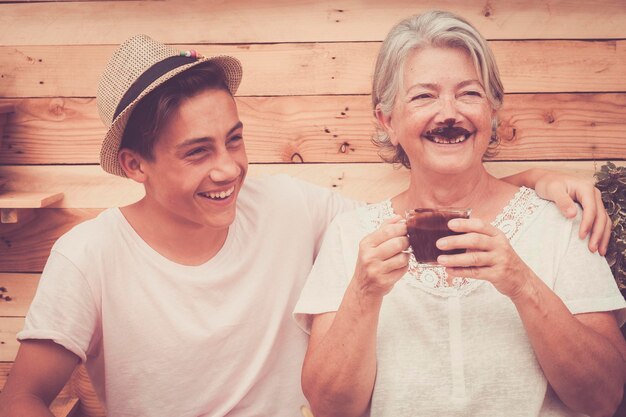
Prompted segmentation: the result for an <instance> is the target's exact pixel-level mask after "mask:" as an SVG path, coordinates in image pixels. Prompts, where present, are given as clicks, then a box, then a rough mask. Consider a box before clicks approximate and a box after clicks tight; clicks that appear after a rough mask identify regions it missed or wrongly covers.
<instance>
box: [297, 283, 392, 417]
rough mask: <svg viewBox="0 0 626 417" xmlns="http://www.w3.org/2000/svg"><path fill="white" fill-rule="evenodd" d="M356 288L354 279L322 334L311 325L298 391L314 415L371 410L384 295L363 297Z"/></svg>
mask: <svg viewBox="0 0 626 417" xmlns="http://www.w3.org/2000/svg"><path fill="white" fill-rule="evenodd" d="M355 287H356V285H355V284H354V280H353V283H351V284H350V286H349V287H348V289H347V291H346V294H345V296H344V299H343V301H342V303H341V306H340V307H339V310H338V311H337V313H336V315H335V317H334V320H333V321H332V324H330V327H329V328H328V331H326V333H325V334H317V335H316V334H315V331H316V324H315V323H314V325H313V329H312V333H311V341H310V343H309V350H308V351H307V355H306V358H305V361H304V366H303V370H302V388H303V390H304V393H305V395H306V397H307V399H308V400H309V403H310V404H311V408H312V410H313V413H314V414H315V416H316V417H330V416H342V417H350V416H354V417H357V416H361V415H362V414H363V413H364V412H365V411H366V410H367V408H368V407H369V403H370V399H371V395H372V390H373V387H374V381H375V378H376V331H377V326H378V315H379V312H380V306H381V304H382V297H378V298H376V297H368V296H363V295H362V294H361V293H360V292H359V291H358V289H357V288H355ZM324 327H325V326H324V324H322V325H321V328H318V329H319V330H320V331H321V332H323V331H324V330H325V329H324Z"/></svg>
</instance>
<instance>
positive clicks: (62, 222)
mask: <svg viewBox="0 0 626 417" xmlns="http://www.w3.org/2000/svg"><path fill="white" fill-rule="evenodd" d="M433 8H442V9H447V10H451V11H454V12H457V13H459V14H461V15H462V16H464V17H466V18H468V19H469V20H470V21H471V22H472V23H474V24H475V25H476V26H477V27H478V28H479V30H480V31H481V32H482V33H483V34H484V35H485V36H486V37H487V38H488V39H489V40H490V44H491V46H492V47H493V50H494V52H495V54H496V57H497V60H498V63H499V66H500V70H501V74H502V78H503V82H504V86H505V89H506V91H507V95H506V99H505V106H504V109H503V110H502V112H501V120H502V125H501V128H500V134H501V136H502V137H503V139H504V143H503V144H502V146H501V149H500V153H499V154H498V155H497V156H496V157H495V158H493V160H492V161H491V162H489V164H488V166H489V169H490V170H491V171H492V172H494V173H495V174H497V175H505V174H509V173H512V172H516V171H519V170H521V169H525V168H528V167H532V166H544V167H554V168H559V169H565V170H571V171H572V172H578V173H581V174H582V175H586V176H591V175H592V174H593V171H594V169H596V168H597V167H599V166H600V165H601V164H602V163H603V162H604V161H606V160H613V161H617V162H618V163H619V164H626V162H625V161H626V77H624V74H626V3H625V1H624V0H595V1H588V2H587V1H571V0H508V1H505V0H502V1H496V0H458V1H455V0H437V1H435V0H423V1H420V2H416V1H408V0H388V1H385V2H384V3H381V2H380V1H374V0H361V1H357V0H343V1H340V0H336V1H332V0H327V1H304V0H230V1H217V0H214V1H204V0H186V1H176V0H164V1H152V0H144V1H63V2H51V1H44V2H35V1H32V2H28V1H27V2H7V1H0V27H1V28H2V29H1V30H0V104H3V103H12V104H14V105H15V109H16V111H15V113H13V114H11V115H10V117H9V121H8V125H7V126H6V129H5V133H4V137H3V141H2V143H1V145H0V165H1V166H0V177H4V178H6V179H7V180H8V182H7V183H6V185H5V188H6V189H10V190H27V191H46V192H47V191H50V192H52V191H58V192H63V193H65V198H64V199H63V200H62V201H60V202H59V203H56V204H55V205H54V206H53V207H52V208H47V209H38V210H32V211H30V212H28V213H26V215H25V216H23V217H22V218H21V220H20V221H19V222H18V223H17V224H0V286H3V287H5V288H6V289H7V291H8V292H7V293H6V295H8V296H10V297H11V298H12V300H11V301H8V302H7V301H3V300H0V369H2V372H0V387H2V385H3V383H4V378H5V375H6V372H8V369H9V368H10V364H11V362H12V361H13V359H14V356H15V352H16V349H17V346H18V345H17V343H16V342H15V341H14V337H15V332H16V331H18V330H19V329H20V327H21V326H22V323H23V318H24V315H25V312H26V310H27V308H28V305H29V303H30V300H31V299H32V296H33V293H34V291H35V287H36V283H37V280H38V277H39V273H40V272H41V270H42V267H43V265H44V262H45V259H46V257H47V254H48V252H49V249H50V247H51V245H52V243H53V242H54V240H55V239H57V238H58V237H59V236H60V235H61V234H62V233H63V232H65V231H66V230H68V229H69V228H70V227H72V226H73V225H75V224H76V223H78V222H80V221H83V220H85V219H88V218H92V217H94V216H95V215H96V214H97V213H99V212H100V211H101V210H102V209H103V208H105V207H111V206H116V205H123V204H127V203H130V202H132V201H134V200H136V199H137V198H139V197H140V196H141V195H142V190H141V188H140V187H138V186H137V185H136V184H134V183H131V182H130V181H127V180H122V179H119V178H116V177H113V176H110V175H107V174H104V173H102V172H101V171H100V168H99V166H98V165H97V161H98V147H99V143H100V139H101V137H102V136H103V134H104V131H105V130H104V128H103V126H102V125H101V122H100V120H99V118H98V115H97V110H96V104H95V100H94V96H95V91H96V85H97V81H98V78H99V75H100V72H101V70H102V68H103V67H104V64H105V62H106V60H107V59H108V57H109V55H110V53H111V52H112V51H113V49H114V48H115V46H116V44H118V43H120V42H122V41H123V40H124V39H126V38H127V37H129V36H131V35H133V34H136V33H146V34H148V35H150V36H152V37H154V38H155V39H158V40H161V41H163V42H167V43H172V44H179V46H180V48H181V49H188V48H195V49H197V50H199V51H201V52H202V53H204V54H205V55H211V54H220V53H226V54H232V55H234V56H236V57H238V58H239V59H240V60H241V61H242V63H243V67H244V78H243V82H242V85H241V88H240V91H239V94H238V97H237V103H238V105H239V109H240V113H241V118H242V120H243V121H244V123H245V125H246V129H245V134H246V142H247V145H246V146H247V149H248V152H249V156H250V161H251V162H252V163H253V166H252V167H251V175H265V174H268V173H276V172H287V173H290V174H293V175H296V176H299V177H302V178H305V179H308V180H310V181H313V182H315V183H318V184H322V185H325V186H328V187H333V188H335V189H337V190H338V191H340V192H342V193H345V194H346V195H349V196H352V197H355V198H362V199H366V200H369V201H375V200H378V199H381V198H384V197H386V196H389V195H392V194H393V193H395V192H397V191H399V190H400V189H402V187H403V186H404V185H405V184H406V179H407V175H406V172H405V171H402V170H400V171H398V170H394V169H392V167H390V166H388V165H385V164H382V163H380V160H379V158H378V156H377V153H376V149H375V148H374V147H373V145H372V144H371V143H370V137H371V133H372V130H373V129H372V128H373V122H372V117H371V114H372V112H371V109H370V106H369V96H368V94H369V91H370V81H371V75H372V68H373V64H374V58H375V55H376V52H377V49H378V47H379V45H380V41H381V40H382V39H383V38H384V36H385V34H386V33H387V31H388V30H389V29H390V28H391V26H392V25H393V24H394V23H396V22H397V21H398V20H400V19H401V18H404V17H407V16H409V15H411V14H414V13H419V12H421V11H424V10H428V9H433Z"/></svg>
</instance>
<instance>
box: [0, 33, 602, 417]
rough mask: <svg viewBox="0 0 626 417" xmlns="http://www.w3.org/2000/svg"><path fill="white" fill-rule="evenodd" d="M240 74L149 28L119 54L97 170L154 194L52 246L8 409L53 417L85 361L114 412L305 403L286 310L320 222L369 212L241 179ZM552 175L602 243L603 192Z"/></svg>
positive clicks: (234, 65)
mask: <svg viewBox="0 0 626 417" xmlns="http://www.w3.org/2000/svg"><path fill="white" fill-rule="evenodd" d="M240 80H241V67H240V64H239V62H238V61H237V60H236V59H234V58H231V57H225V56H222V57H213V58H210V59H209V58H204V57H201V56H199V55H198V54H197V53H196V52H194V51H188V52H186V53H185V52H183V53H181V52H179V51H177V50H175V49H173V48H171V47H168V46H166V45H163V44H160V43H158V42H155V41H154V40H152V39H150V38H148V37H146V36H143V35H139V36H135V37H133V38H131V39H129V40H128V41H126V42H125V43H124V44H122V45H121V46H120V47H119V49H118V50H117V51H116V52H115V53H114V55H113V57H112V58H111V61H110V62H109V64H108V66H107V68H106V70H105V72H104V75H103V77H102V80H101V83H100V87H99V90H98V106H99V110H100V114H101V117H102V119H103V120H104V121H105V124H106V125H107V126H108V127H109V130H108V132H107V134H106V137H105V139H104V141H103V144H102V150H101V165H102V167H103V169H104V170H105V171H107V172H109V173H112V174H115V175H119V176H123V177H128V178H131V179H132V180H134V181H137V182H139V183H141V184H143V185H144V187H145V191H146V193H145V197H144V198H143V199H141V200H140V201H138V202H136V203H134V204H131V205H130V206H127V207H122V208H112V209H108V210H105V211H103V212H102V213H101V214H100V215H99V216H98V217H97V218H96V219H93V220H90V221H87V222H85V223H83V224H81V225H78V226H76V227H75V228H74V229H72V230H71V231H70V232H68V233H67V234H65V235H64V236H62V237H61V238H60V239H59V240H58V241H57V242H56V243H55V245H54V247H53V248H52V251H51V254H50V257H49V259H48V262H47V264H46V266H45V269H44V271H43V274H42V276H41V281H40V285H39V288H38V291H37V294H36V296H35V299H34V300H33V303H32V305H31V308H30V310H29V313H28V316H27V318H26V324H25V327H24V330H23V331H22V332H20V333H19V334H18V339H19V340H20V341H21V346H20V349H19V352H18V355H17V358H16V361H15V364H14V366H13V369H12V372H11V376H10V378H9V380H8V381H7V384H6V387H5V389H4V391H3V393H2V395H1V396H0V415H2V416H18V415H20V416H21V415H28V416H35V417H36V416H50V415H51V414H50V413H49V411H48V410H47V406H48V405H49V403H50V402H51V401H52V399H53V398H54V397H55V396H56V394H57V393H58V392H59V390H60V389H61V388H62V387H63V385H64V384H65V383H66V381H67V380H68V378H69V376H70V375H71V373H72V371H73V369H74V367H75V365H76V364H77V363H78V362H79V361H81V362H84V363H85V365H86V368H87V371H88V373H89V375H90V377H91V380H92V382H93V384H94V388H95V390H96V393H97V394H98V396H99V398H100V399H101V400H102V401H103V403H104V404H105V406H106V409H107V412H108V415H111V416H115V417H120V416H133V417H135V416H151V417H154V416H168V417H171V416H189V417H197V416H230V417H233V416H253V415H254V416H273V417H293V416H294V415H296V414H297V412H298V411H297V410H298V408H299V406H300V405H301V404H304V403H305V399H304V396H303V395H302V391H301V388H300V368H301V365H302V360H303V357H304V353H305V349H306V343H307V340H306V337H305V336H304V334H303V333H302V332H301V331H300V330H299V329H298V327H297V325H296V324H295V322H293V321H292V319H291V312H292V310H293V307H294V305H295V302H296V300H297V298H298V295H299V293H300V290H301V288H302V286H303V284H304V280H305V278H306V276H307V274H308V272H309V269H310V267H311V265H312V263H313V260H314V258H315V256H316V254H317V249H318V247H319V243H320V239H321V236H322V235H323V232H324V230H325V228H326V226H327V225H328V224H329V222H330V221H331V219H332V218H333V217H334V216H335V215H336V214H337V213H338V212H341V211H343V210H347V209H351V208H354V207H355V206H357V205H359V204H360V203H357V202H354V201H350V200H347V199H345V198H343V197H341V196H339V195H337V194H334V193H332V192H330V191H329V190H327V189H324V188H320V187H316V186H313V185H310V184H307V183H304V182H302V181H299V180H296V179H293V178H290V177H287V176H276V177H271V178H258V179H251V180H246V181H245V183H244V179H245V177H246V172H247V165H248V164H247V156H246V152H245V146H244V142H243V123H242V122H241V120H240V119H239V115H238V112H237V107H236V105H235V101H234V99H233V95H234V94H235V92H236V91H237V87H238V86H239V83H240ZM536 175H537V172H531V173H526V174H523V175H519V176H515V177H514V178H512V179H511V181H528V180H530V181H529V182H531V183H530V184H527V185H530V186H533V185H535V182H536V178H534V177H535V176H536ZM552 175H553V177H552V179H550V178H549V177H548V178H545V177H544V179H543V183H539V184H537V185H538V186H539V187H544V188H547V189H549V188H553V189H554V190H553V193H552V198H558V199H560V200H562V201H564V202H565V203H563V204H564V207H565V206H567V204H573V203H572V202H571V201H569V197H568V195H567V192H568V191H569V189H571V193H572V195H575V194H579V197H578V198H579V200H582V202H583V203H585V204H584V205H585V206H587V207H591V208H590V209H587V210H586V212H587V213H589V212H591V217H590V218H589V220H588V222H587V226H586V227H587V229H589V230H590V229H591V225H592V224H594V226H593V229H594V232H593V234H594V236H595V239H596V240H595V242H596V243H597V244H600V245H603V244H604V241H605V238H603V237H602V236H603V233H602V231H603V230H604V229H605V227H604V225H605V223H604V222H606V219H605V217H606V215H605V214H604V212H603V211H602V212H601V213H600V215H598V216H595V215H594V213H595V211H596V210H595V208H596V207H597V206H598V202H597V200H596V199H595V198H594V197H593V195H594V189H593V187H592V186H590V185H589V183H588V182H586V181H577V180H574V179H572V178H569V177H562V176H558V175H556V176H555V174H552ZM570 208H571V207H570ZM603 216H604V217H603ZM593 219H595V220H593ZM604 236H606V234H604Z"/></svg>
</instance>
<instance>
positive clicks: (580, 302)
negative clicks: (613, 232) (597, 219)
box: [554, 213, 626, 326]
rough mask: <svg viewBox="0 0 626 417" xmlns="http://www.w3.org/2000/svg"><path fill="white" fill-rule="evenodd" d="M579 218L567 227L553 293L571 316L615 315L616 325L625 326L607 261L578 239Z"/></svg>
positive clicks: (625, 308)
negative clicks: (565, 240)
mask: <svg viewBox="0 0 626 417" xmlns="http://www.w3.org/2000/svg"><path fill="white" fill-rule="evenodd" d="M580 220H581V215H580V213H579V214H578V216H577V217H576V218H575V219H574V221H572V222H571V223H570V227H569V228H568V230H567V233H568V235H569V236H568V241H567V246H566V247H565V254H564V256H563V258H562V260H561V262H560V264H559V269H558V273H557V277H556V281H555V285H554V291H555V292H556V294H557V295H559V297H561V299H562V300H563V302H564V303H565V305H566V306H567V307H568V308H569V310H570V311H571V312H572V314H579V313H590V312H600V311H615V313H616V317H617V320H618V324H619V325H620V326H621V325H622V324H624V322H626V302H625V301H624V297H623V296H622V294H621V293H620V291H619V289H618V287H617V284H616V282H615V279H614V277H613V274H612V272H611V269H610V268H609V265H608V263H607V262H606V259H605V258H604V257H603V256H600V255H598V253H597V252H596V253H591V252H590V251H589V249H588V248H587V239H584V240H583V239H580V238H579V237H578V229H579V227H580Z"/></svg>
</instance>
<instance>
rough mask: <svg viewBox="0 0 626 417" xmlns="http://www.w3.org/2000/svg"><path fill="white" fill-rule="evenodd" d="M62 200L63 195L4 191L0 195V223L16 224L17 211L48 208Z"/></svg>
mask: <svg viewBox="0 0 626 417" xmlns="http://www.w3.org/2000/svg"><path fill="white" fill-rule="evenodd" d="M62 198H63V193H41V192H38V193H36V192H26V191H5V192H2V193H0V223H17V221H18V218H19V211H21V210H24V209H37V208H44V207H48V206H49V205H51V204H53V203H56V202H57V201H59V200H61V199H62Z"/></svg>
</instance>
